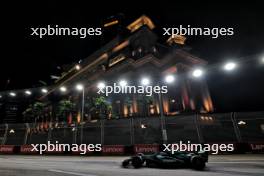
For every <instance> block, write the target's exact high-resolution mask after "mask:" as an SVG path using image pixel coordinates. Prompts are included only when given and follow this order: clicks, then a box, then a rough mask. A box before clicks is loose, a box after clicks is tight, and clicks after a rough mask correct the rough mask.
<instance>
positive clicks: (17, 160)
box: [0, 154, 264, 176]
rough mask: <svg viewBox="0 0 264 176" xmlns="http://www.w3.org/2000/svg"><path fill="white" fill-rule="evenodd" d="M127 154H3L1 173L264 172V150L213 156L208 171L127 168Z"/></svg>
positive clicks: (156, 175) (219, 175)
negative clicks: (94, 155)
mask: <svg viewBox="0 0 264 176" xmlns="http://www.w3.org/2000/svg"><path fill="white" fill-rule="evenodd" d="M125 158H127V157H92V156H89V157H87V156H25V155H24V156H23V155H18V156H14V155H0V176H130V175H132V176H161V175H165V176H172V175H173V176H178V175H179V176H187V175H192V176H207V175H208V176H211V175H212V176H225V175H226V176H230V175H239V176H247V175H255V176H263V175H264V154H263V155H257V154H251V155H249V154H246V155H217V156H216V155H215V156H212V155H211V156H209V163H208V164H207V167H206V169H205V171H195V170H192V169H155V168H154V169H153V168H141V169H132V168H131V169H124V168H121V167H120V163H121V162H122V160H123V159H125Z"/></svg>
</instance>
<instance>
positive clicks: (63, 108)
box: [57, 100, 75, 120]
mask: <svg viewBox="0 0 264 176" xmlns="http://www.w3.org/2000/svg"><path fill="white" fill-rule="evenodd" d="M74 108H75V104H74V103H72V102H71V101H70V100H61V101H60V102H59V106H58V112H57V116H58V117H62V118H63V120H66V119H67V117H68V116H69V115H70V113H72V112H73V111H74Z"/></svg>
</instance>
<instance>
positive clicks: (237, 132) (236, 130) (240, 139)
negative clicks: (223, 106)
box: [231, 112, 242, 142]
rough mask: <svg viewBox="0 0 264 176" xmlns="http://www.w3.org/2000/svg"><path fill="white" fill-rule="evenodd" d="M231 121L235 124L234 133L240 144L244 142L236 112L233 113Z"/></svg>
mask: <svg viewBox="0 0 264 176" xmlns="http://www.w3.org/2000/svg"><path fill="white" fill-rule="evenodd" d="M231 121H232V123H233V127H234V132H235V135H236V138H237V141H238V142H242V138H241V134H240V130H239V128H238V125H237V122H236V116H235V112H231Z"/></svg>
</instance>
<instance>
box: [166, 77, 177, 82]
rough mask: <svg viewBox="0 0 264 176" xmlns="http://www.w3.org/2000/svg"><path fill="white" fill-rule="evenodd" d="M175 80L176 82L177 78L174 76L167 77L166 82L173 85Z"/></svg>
mask: <svg viewBox="0 0 264 176" xmlns="http://www.w3.org/2000/svg"><path fill="white" fill-rule="evenodd" d="M174 80H175V78H174V76H173V75H167V76H165V82H166V83H172V82H174Z"/></svg>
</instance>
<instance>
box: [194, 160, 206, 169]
mask: <svg viewBox="0 0 264 176" xmlns="http://www.w3.org/2000/svg"><path fill="white" fill-rule="evenodd" d="M191 164H192V167H193V168H194V169H196V170H203V169H204V168H205V162H204V160H203V159H202V158H200V157H194V158H193V159H192V162H191Z"/></svg>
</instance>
